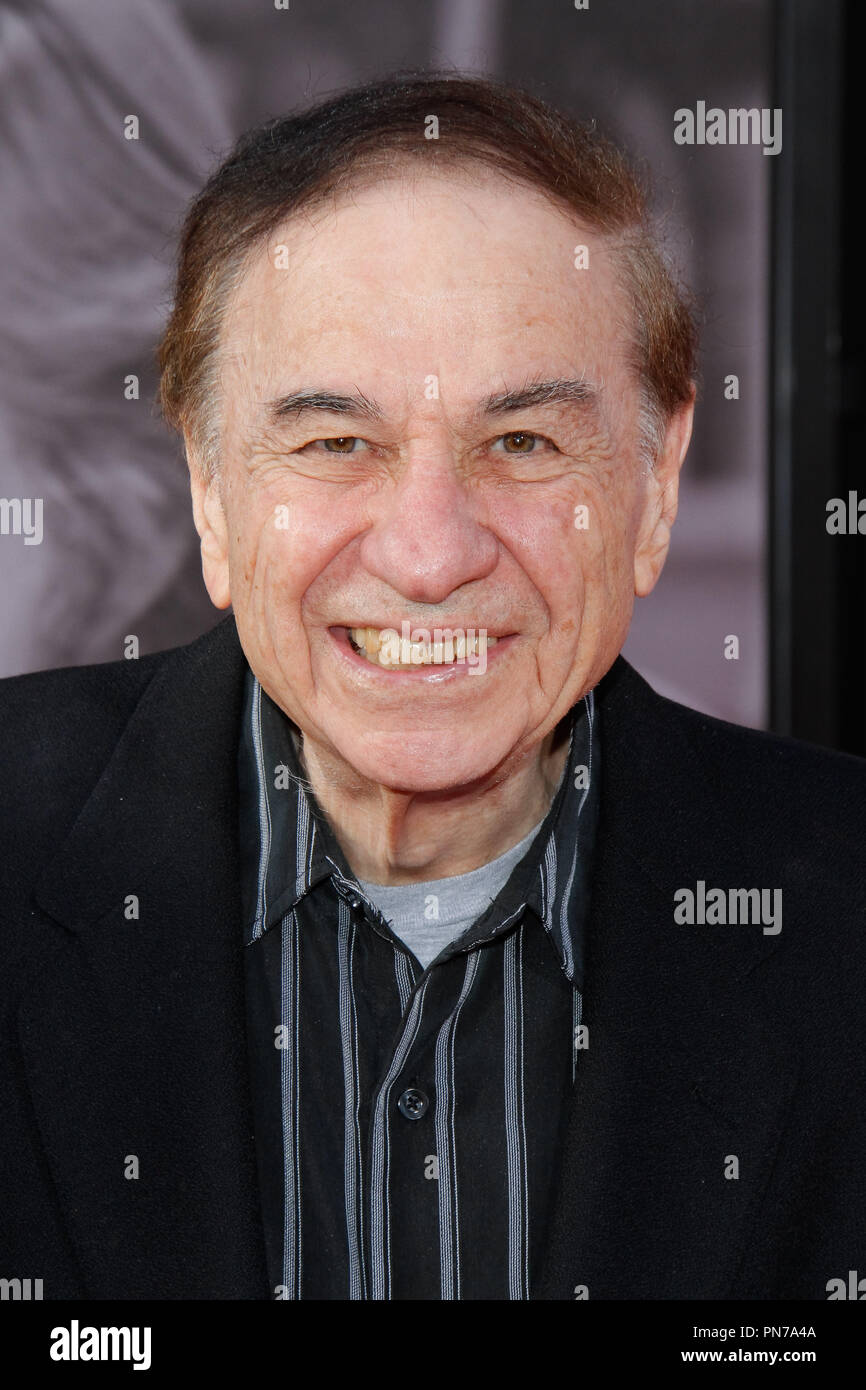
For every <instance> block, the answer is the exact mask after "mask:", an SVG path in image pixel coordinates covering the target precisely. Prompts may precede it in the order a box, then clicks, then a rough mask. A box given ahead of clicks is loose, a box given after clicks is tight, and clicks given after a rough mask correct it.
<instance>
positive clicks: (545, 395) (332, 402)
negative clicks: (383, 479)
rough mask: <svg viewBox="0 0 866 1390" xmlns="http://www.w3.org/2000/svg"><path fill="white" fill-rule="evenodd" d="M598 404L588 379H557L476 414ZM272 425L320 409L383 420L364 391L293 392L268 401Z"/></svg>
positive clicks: (508, 394) (497, 399)
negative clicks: (344, 392)
mask: <svg viewBox="0 0 866 1390" xmlns="http://www.w3.org/2000/svg"><path fill="white" fill-rule="evenodd" d="M597 401H598V388H597V387H596V386H594V385H593V384H592V382H590V381H587V380H586V379H585V378H583V377H580V378H573V379H572V378H563V377H556V378H554V379H553V380H551V381H536V382H532V383H530V384H529V385H527V386H523V387H520V388H519V389H517V390H511V391H500V392H499V393H497V394H495V395H491V396H488V397H487V398H486V399H485V400H483V401H481V402H480V403H479V405H478V407H477V408H476V410H475V412H474V414H476V415H478V416H483V415H507V414H509V413H510V412H512V411H515V410H528V409H530V408H532V407H533V406H540V405H591V406H595V405H596V404H597ZM264 408H265V410H266V412H267V417H268V420H269V422H270V423H271V424H275V423H277V421H279V420H284V419H286V418H287V417H288V416H291V415H294V416H295V417H297V416H299V415H303V414H304V413H305V412H306V411H311V410H318V411H321V412H323V413H324V414H330V415H349V416H354V417H356V418H359V419H363V420H381V419H382V418H383V415H384V412H383V410H382V408H381V406H379V405H377V404H376V402H375V401H371V400H370V399H369V397H367V396H365V395H364V394H363V392H361V391H356V392H353V393H352V394H351V395H340V394H336V393H334V392H332V391H292V392H290V393H289V394H288V395H287V396H278V397H277V399H276V400H273V401H267V402H265V407H264Z"/></svg>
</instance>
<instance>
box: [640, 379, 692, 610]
mask: <svg viewBox="0 0 866 1390" xmlns="http://www.w3.org/2000/svg"><path fill="white" fill-rule="evenodd" d="M694 413H695V388H694V387H692V394H691V399H690V400H688V401H687V402H686V403H685V404H684V405H682V406H680V407H679V409H678V410H677V411H676V412H675V413H674V414H673V415H672V416H671V418H670V420H669V421H668V423H667V427H666V429H665V438H664V443H663V444H662V448H661V451H660V453H659V456H658V458H657V459H656V462H655V464H654V465H653V468H652V470H651V472H650V473H648V474H647V477H646V492H645V494H644V500H643V515H642V517H641V525H640V530H639V533H638V539H637V544H636V545H635V552H634V591H635V593H636V594H637V596H638V598H645V597H646V596H647V594H651V593H652V591H653V589H654V588H655V586H656V584H657V582H658V578H659V575H660V574H661V572H662V569H663V568H664V563H665V560H666V559H667V554H668V546H669V545H670V543H671V528H672V526H673V524H674V522H675V521H676V517H677V504H678V500H679V483H680V469H681V468H682V466H683V460H684V459H685V456H686V451H687V450H688V447H689V440H690V439H691V437H692V421H693V419H694Z"/></svg>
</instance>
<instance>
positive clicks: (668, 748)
mask: <svg viewBox="0 0 866 1390" xmlns="http://www.w3.org/2000/svg"><path fill="white" fill-rule="evenodd" d="M600 696H601V698H600V702H599V707H600V709H601V721H602V722H601V777H602V805H601V818H600V825H599V836H598V844H597V851H596V862H595V867H594V872H593V887H592V904H591V908H590V918H589V922H588V926H587V939H586V967H585V969H586V974H585V991H584V997H583V1003H584V1022H585V1023H586V1024H587V1026H588V1032H589V1046H588V1048H587V1049H586V1050H583V1051H581V1052H579V1054H578V1065H577V1073H576V1079H575V1086H574V1094H573V1104H572V1107H571V1114H570V1116H569V1117H568V1120H567V1124H566V1132H565V1136H564V1141H563V1148H562V1159H561V1170H560V1174H559V1181H558V1184H557V1188H556V1198H555V1205H554V1212H553V1216H552V1220H551V1227H550V1238H549V1241H548V1243H547V1246H546V1258H545V1260H544V1262H543V1266H542V1268H541V1270H540V1271H539V1273H538V1278H537V1280H536V1281H535V1282H534V1285H533V1295H532V1296H533V1297H535V1298H547V1299H573V1298H583V1297H588V1298H606V1299H610V1298H617V1299H625V1298H635V1299H656V1298H657V1299H708V1298H724V1297H730V1296H732V1295H731V1290H732V1287H733V1286H734V1282H735V1278H736V1271H737V1265H738V1262H739V1259H740V1257H741V1255H742V1253H743V1251H744V1247H745V1243H746V1241H747V1239H748V1236H749V1231H750V1229H751V1225H752V1223H753V1222H754V1219H755V1216H756V1212H757V1209H758V1205H759V1202H760V1197H761V1193H762V1190H763V1187H764V1184H765V1182H766V1180H767V1178H768V1175H769V1171H770V1167H771V1165H772V1162H773V1157H774V1154H775V1152H776V1149H777V1147H778V1144H779V1141H780V1135H781V1127H782V1122H783V1119H784V1115H785V1110H786V1107H787V1104H788V1102H789V1100H790V1098H791V1095H792V1092H793V1088H794V1085H795V1082H796V1077H797V1071H798V1065H797V1059H796V1051H795V1047H794V1043H793V1040H792V1039H791V1038H790V1036H788V1035H787V1033H786V1030H785V1028H784V1027H783V1025H782V1024H781V1023H780V1022H779V1020H778V1019H776V1018H775V1016H774V1014H773V1008H772V998H771V992H770V991H769V990H767V989H766V987H765V983H764V982H765V979H766V976H767V974H768V972H772V964H770V963H769V962H768V960H767V958H768V957H769V956H771V955H772V954H773V952H774V951H776V950H777V949H779V938H778V937H774V936H765V935H764V934H763V932H762V929H761V926H760V925H732V926H700V925H696V926H686V925H680V924H677V923H675V921H674V916H673V914H674V893H675V891H676V889H677V888H688V887H691V888H692V889H693V890H694V888H695V884H696V881H697V880H698V879H703V880H704V881H705V883H706V884H707V887H708V888H709V887H711V886H713V887H722V888H725V889H727V888H730V887H753V886H759V885H762V878H761V874H760V872H759V871H757V872H756V869H755V866H750V864H749V860H748V857H747V854H746V851H745V850H744V849H743V846H742V845H741V844H740V843H739V842H738V839H737V835H736V832H735V829H734V828H733V827H732V826H731V824H730V823H729V818H728V817H726V816H725V815H723V814H722V813H721V812H720V809H719V808H718V807H717V805H716V804H715V803H714V801H713V798H712V794H711V793H710V791H709V789H708V788H707V787H706V786H705V778H704V774H703V770H702V768H701V766H700V763H699V761H698V758H697V755H696V754H695V752H694V751H693V749H692V747H691V745H690V744H689V742H688V739H687V737H686V734H685V732H684V730H683V727H682V723H681V721H680V719H679V718H678V716H677V714H676V706H673V705H671V704H669V703H668V702H666V701H662V700H660V698H659V697H658V696H657V695H655V694H654V692H653V691H651V690H650V688H649V687H648V686H647V685H646V683H645V682H644V681H642V680H641V678H640V677H639V676H637V674H636V673H635V672H634V671H632V670H631V668H630V667H629V666H628V665H627V663H625V662H624V661H623V660H622V659H620V660H619V661H618V662H617V663H616V665H615V667H614V668H613V670H612V671H611V673H610V675H609V676H608V677H607V678H606V680H605V682H604V683H603V687H602V690H601V691H600ZM763 886H769V885H766V884H764V885H763ZM726 1174H727V1175H726ZM734 1174H737V1175H736V1176H734Z"/></svg>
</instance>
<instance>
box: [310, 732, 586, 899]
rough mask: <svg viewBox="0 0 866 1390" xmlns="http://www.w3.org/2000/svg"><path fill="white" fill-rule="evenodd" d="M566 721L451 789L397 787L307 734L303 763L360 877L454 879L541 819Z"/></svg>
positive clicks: (564, 747)
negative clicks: (361, 776) (516, 757)
mask: <svg viewBox="0 0 866 1390" xmlns="http://www.w3.org/2000/svg"><path fill="white" fill-rule="evenodd" d="M569 727H570V726H569V722H568V720H564V721H563V722H562V724H561V725H560V726H559V727H558V728H557V729H555V730H553V732H552V733H550V734H549V735H548V736H547V738H546V739H544V741H543V742H542V743H541V744H539V745H538V746H537V747H536V748H535V749H533V750H531V751H530V752H529V753H528V754H526V755H524V757H523V758H522V759H521V760H520V761H519V762H518V763H516V764H515V765H514V766H513V767H506V768H505V769H499V770H497V772H496V773H494V774H491V776H490V777H489V778H488V779H485V780H484V781H483V782H482V783H480V784H475V785H473V786H472V787H463V788H456V789H455V790H454V791H453V792H418V793H413V792H395V791H392V790H391V789H390V788H389V787H382V786H380V785H379V784H377V783H375V782H366V781H365V782H363V783H362V784H361V786H360V787H359V785H358V776H357V773H356V772H355V771H354V770H353V769H347V768H346V767H345V766H344V765H343V764H342V761H341V760H339V759H337V758H335V757H334V756H333V755H332V754H329V753H328V751H327V750H325V749H323V748H322V747H321V746H318V745H315V744H313V743H311V742H310V740H308V739H306V738H304V739H303V742H302V745H301V748H300V754H301V763H302V767H303V770H304V774H305V776H306V777H307V780H308V781H309V783H310V785H311V786H312V789H313V792H314V794H315V797H316V800H317V801H318V803H319V805H320V806H321V808H322V810H323V811H324V812H325V815H326V816H327V817H328V821H329V822H330V824H331V826H332V828H333V830H334V833H335V835H336V837H337V840H338V842H339V845H340V848H341V849H342V851H343V853H344V855H345V856H346V859H347V861H348V863H349V864H350V865H351V866H352V869H353V871H354V873H355V874H357V876H358V878H362V879H366V880H367V881H368V882H370V883H381V884H388V885H397V884H406V883H422V882H424V881H426V880H429V879H435V878H453V877H455V876H456V875H457V874H465V873H469V872H470V871H471V870H472V869H478V868H480V867H481V865H482V864H489V863H490V861H491V860H493V859H496V858H497V857H498V856H499V855H500V854H505V852H506V850H509V849H511V848H512V847H513V846H514V845H516V844H517V843H518V842H519V841H520V840H522V839H523V837H524V836H525V835H528V834H529V831H530V830H532V828H533V827H534V826H536V825H537V824H538V822H539V821H540V820H542V819H543V818H544V816H545V815H546V814H547V812H548V810H549V809H550V805H551V802H552V800H553V797H554V794H555V792H556V789H557V786H558V785H559V781H560V778H561V776H562V772H563V769H564V767H565V764H566V761H567V759H568V747H569Z"/></svg>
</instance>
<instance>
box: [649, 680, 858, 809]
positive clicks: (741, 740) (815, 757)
mask: <svg viewBox="0 0 866 1390" xmlns="http://www.w3.org/2000/svg"><path fill="white" fill-rule="evenodd" d="M657 698H658V699H659V700H660V701H661V702H662V704H663V705H666V706H668V707H669V710H670V712H671V714H672V716H673V717H674V718H676V719H677V720H678V721H679V723H680V725H681V727H682V729H683V731H684V733H685V734H686V736H687V737H688V738H689V740H690V741H691V742H692V743H693V744H694V745H696V746H698V747H700V749H701V751H702V752H703V753H704V755H705V756H706V757H707V758H712V759H713V760H715V761H717V762H719V763H720V764H722V765H723V766H727V767H728V768H729V769H732V770H735V771H736V770H737V769H743V770H745V769H747V768H748V769H751V770H752V775H753V776H757V777H760V778H762V779H764V782H765V784H766V781H767V779H769V781H770V782H772V783H775V784H778V785H779V787H780V788H783V787H785V786H787V787H789V788H790V789H791V790H795V789H796V788H800V789H802V790H803V791H807V790H808V791H810V792H811V794H812V795H820V794H822V793H825V792H827V791H832V790H834V789H835V791H836V792H837V793H838V791H839V790H840V789H841V788H842V787H844V788H846V789H847V790H848V791H849V792H850V794H851V795H853V796H856V795H858V794H859V795H860V796H866V758H859V757H857V756H855V755H854V754H851V753H842V752H839V751H838V750H837V749H833V748H825V747H822V746H821V745H819V744H817V743H809V742H807V741H806V740H804V739H798V738H790V737H787V736H786V735H784V734H776V733H772V732H771V731H770V730H767V729H752V728H749V727H747V726H745V725H742V724H732V723H730V722H729V721H728V720H725V719H718V718H716V717H714V716H713V715H709V714H704V713H702V712H701V711H700V710H695V709H690V708H689V707H688V706H687V705H681V704H677V703H676V702H675V701H673V700H667V699H665V698H664V697H663V696H658V697H657Z"/></svg>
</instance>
